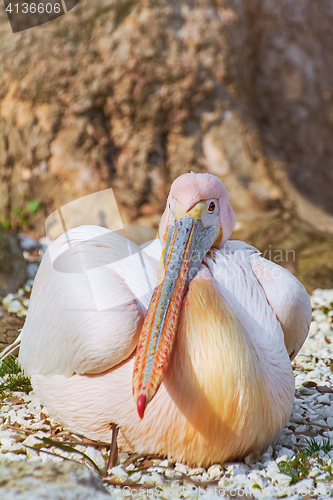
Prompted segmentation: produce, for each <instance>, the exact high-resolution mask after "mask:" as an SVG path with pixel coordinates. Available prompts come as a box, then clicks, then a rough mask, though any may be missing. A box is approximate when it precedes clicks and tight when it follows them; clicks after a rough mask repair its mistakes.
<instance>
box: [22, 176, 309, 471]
mask: <svg viewBox="0 0 333 500" xmlns="http://www.w3.org/2000/svg"><path fill="white" fill-rule="evenodd" d="M234 225H235V214H234V212H233V210H232V208H231V206H230V202H229V196H228V193H227V190H226V189H225V187H224V185H223V183H222V182H221V180H220V179H218V178H217V177H215V176H213V175H210V174H195V173H187V174H184V175H182V176H180V177H178V178H177V179H176V180H175V181H174V182H173V184H172V186H171V190H170V194H169V196H168V199H167V204H166V208H165V211H164V213H163V215H162V218H161V221H160V225H159V239H156V240H155V241H153V242H152V243H151V244H149V245H146V246H145V247H144V248H141V247H139V246H137V245H134V244H132V248H134V247H135V249H136V250H135V251H136V252H137V255H140V256H141V257H140V259H141V260H140V262H142V266H141V270H139V266H138V260H137V259H132V258H130V257H129V258H127V259H123V260H117V259H116V258H113V257H114V256H117V255H118V253H119V250H118V249H119V248H120V247H122V245H126V244H127V243H128V240H126V238H124V237H123V236H119V235H116V237H114V233H112V232H111V231H109V230H108V229H105V228H102V227H97V226H80V227H77V228H74V229H72V230H70V231H68V233H67V234H66V237H65V236H64V235H62V236H61V237H59V238H58V239H57V240H56V241H55V242H54V243H53V245H52V247H51V249H50V251H51V250H52V252H53V257H52V259H51V258H50V251H47V252H46V254H45V256H44V257H43V260H42V263H41V266H40V268H39V271H38V273H37V276H36V279H35V284H34V287H33V291H32V296H31V304H30V308H29V312H28V316H27V319H26V322H25V325H24V328H23V330H22V333H21V336H20V339H19V342H17V343H16V344H15V346H17V345H18V343H20V353H19V362H20V364H21V366H22V368H23V370H24V372H25V374H27V375H28V376H30V377H31V381H32V385H33V388H34V391H35V393H36V395H37V396H38V398H39V399H40V401H41V403H42V404H43V405H44V406H45V407H46V409H47V410H48V412H49V414H50V415H51V417H52V418H53V419H54V420H56V421H57V422H59V423H60V424H62V425H63V426H65V427H66V428H67V429H69V430H71V431H73V432H76V433H80V434H83V435H85V436H86V437H88V438H90V439H97V440H103V441H105V440H110V436H111V430H110V425H111V423H115V424H117V425H118V426H119V429H120V432H119V438H118V442H119V444H120V446H121V447H122V448H123V449H124V450H127V451H135V452H138V453H154V454H158V455H161V456H167V457H169V458H171V459H173V460H175V461H179V462H185V463H187V464H188V465H196V466H205V467H206V466H208V465H210V464H212V463H218V462H219V463H223V462H227V461H234V460H241V459H243V458H244V457H245V456H246V455H247V454H249V453H250V452H251V451H254V450H259V451H264V450H265V449H266V448H267V447H268V446H269V445H270V444H272V443H274V442H275V441H276V440H277V439H278V437H279V435H280V433H281V431H282V429H283V427H284V426H285V424H286V422H287V421H288V419H289V417H290V414H291V409H292V405H293V400H294V377H293V372H292V368H291V362H290V361H291V360H292V359H293V358H294V357H295V356H296V354H297V352H298V351H299V350H300V348H301V347H302V345H303V343H304V341H305V339H306V336H307V334H308V330H309V325H310V320H311V305H310V300H309V297H308V294H307V292H306V290H305V289H304V287H303V286H302V285H301V283H300V282H299V281H298V280H297V279H296V278H295V277H294V276H293V275H292V274H291V273H290V272H289V271H287V270H286V269H283V268H282V267H280V266H278V265H277V264H275V263H273V262H271V261H268V260H266V259H264V258H263V257H262V256H261V254H260V252H259V251H258V250H257V249H255V248H254V247H252V246H250V245H247V244H246V243H244V242H241V241H229V237H230V235H231V233H232V231H233V228H234ZM69 243H70V245H71V246H70V248H69V247H68V244H69ZM133 245H134V246H133ZM65 248H66V249H67V250H64V249H65ZM68 248H69V250H68ZM66 252H67V254H66ZM68 252H69V254H68ZM117 252H118V253H117ZM64 254H66V255H67V256H66V259H67V260H66V259H63V265H64V266H65V267H66V262H67V268H66V269H64V268H62V269H60V267H61V266H60V264H59V262H60V261H59V260H57V259H55V260H54V256H55V255H56V256H58V257H59V258H60V260H61V257H62V255H64ZM112 256H113V257H112ZM74 257H76V258H79V261H80V266H81V268H80V269H79V268H77V267H76V264H75V262H77V261H75V259H74V260H73V258H74ZM111 257H112V258H111ZM71 259H72V260H71ZM111 260H112V263H111V264H110V261H111ZM56 262H58V264H57V265H55V263H56ZM57 266H58V268H57ZM59 266H60V267H59ZM80 266H79V267H80ZM59 269H60V270H59ZM142 270H143V271H144V272H143V271H142ZM139 271H140V272H139ZM147 283H148V284H150V285H151V286H148V285H147ZM96 304H97V305H96Z"/></svg>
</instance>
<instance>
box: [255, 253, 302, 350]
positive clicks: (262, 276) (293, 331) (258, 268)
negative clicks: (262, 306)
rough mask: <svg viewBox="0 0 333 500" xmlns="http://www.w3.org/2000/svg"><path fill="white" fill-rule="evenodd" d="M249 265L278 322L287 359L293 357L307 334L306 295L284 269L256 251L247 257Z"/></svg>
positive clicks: (294, 278)
mask: <svg viewBox="0 0 333 500" xmlns="http://www.w3.org/2000/svg"><path fill="white" fill-rule="evenodd" d="M251 266H252V270H253V272H254V274H255V276H256V278H257V280H258V281H259V283H260V285H261V286H262V288H263V290H264V292H265V295H266V298H267V301H268V303H269V304H270V305H271V307H272V309H273V311H274V312H275V314H276V317H277V319H278V320H279V322H280V323H281V326H282V329H283V332H284V342H285V344H286V348H287V351H288V354H289V356H290V359H294V357H295V356H296V354H297V353H298V351H299V350H300V349H301V347H302V345H303V344H304V342H305V339H306V337H307V335H308V333H309V328H310V323H311V316H312V311H311V302H310V298H309V295H308V293H307V291H306V290H305V288H304V286H303V285H302V284H301V283H300V282H299V281H298V279H297V278H296V277H295V276H293V275H292V274H291V273H290V272H289V271H288V270H287V269H284V268H283V267H281V266H279V265H278V264H275V263H274V262H272V261H269V260H266V259H264V258H263V257H261V255H260V254H259V253H254V254H253V255H252V256H251Z"/></svg>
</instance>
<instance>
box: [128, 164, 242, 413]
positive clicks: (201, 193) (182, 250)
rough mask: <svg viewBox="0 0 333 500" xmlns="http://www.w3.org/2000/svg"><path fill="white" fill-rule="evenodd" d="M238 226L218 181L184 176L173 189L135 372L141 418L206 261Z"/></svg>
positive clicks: (134, 380)
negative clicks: (187, 296)
mask: <svg viewBox="0 0 333 500" xmlns="http://www.w3.org/2000/svg"><path fill="white" fill-rule="evenodd" d="M234 225H235V214H234V212H233V210H232V208H231V206H230V203H229V197H228V193H227V191H226V189H225V187H224V186H223V184H222V182H221V181H220V179H218V178H217V177H215V176H213V175H210V174H194V173H189V174H184V175H182V176H180V177H178V178H177V179H176V180H175V181H174V183H173V184H172V186H171V190H170V194H169V197H168V200H167V205H166V209H165V212H164V214H163V216H162V219H161V223H160V228H159V235H160V238H161V240H162V241H163V243H164V244H165V249H164V253H163V262H162V267H161V272H160V276H159V280H158V283H157V286H156V288H155V290H154V293H153V296H152V298H151V301H150V304H149V307H148V310H147V314H146V317H145V321H144V324H143V327H142V331H141V334H140V338H139V343H138V347H137V352H136V359H135V364H134V372H133V395H134V399H135V401H136V404H137V410H138V414H139V416H140V418H143V416H144V412H145V409H146V407H147V404H148V403H149V402H150V401H151V400H152V398H153V397H154V396H155V394H156V392H157V390H158V388H159V386H160V384H161V382H162V380H163V377H164V374H165V372H166V369H167V366H168V362H169V360H170V356H171V352H172V346H173V343H174V338H175V334H176V331H177V324H178V319H179V315H180V311H181V306H182V302H183V299H184V296H185V294H186V292H187V289H188V286H189V284H190V282H191V281H192V280H193V279H194V277H195V275H196V273H197V271H198V269H199V267H200V265H201V263H202V261H203V260H204V258H205V255H206V254H207V252H208V251H209V250H210V249H211V248H212V247H218V248H221V246H223V245H224V243H225V242H226V241H227V240H228V239H229V237H230V235H231V232H232V230H233V228H234Z"/></svg>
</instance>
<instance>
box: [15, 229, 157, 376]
mask: <svg viewBox="0 0 333 500" xmlns="http://www.w3.org/2000/svg"><path fill="white" fill-rule="evenodd" d="M145 247H146V248H145V251H142V249H141V248H140V247H139V246H137V245H136V244H134V243H133V242H130V241H129V240H127V239H126V238H124V237H123V236H120V235H119V234H117V233H115V232H111V231H109V230H108V229H105V228H101V227H97V226H81V227H78V228H75V229H72V230H70V231H68V232H67V233H66V234H64V235H62V236H61V237H60V238H58V239H57V240H56V241H55V242H54V243H53V244H52V245H51V247H50V248H49V250H48V251H47V252H46V254H45V256H44V257H43V260H42V263H41V266H40V269H39V271H38V273H37V276H36V279H35V283H34V287H33V292H32V296H31V303H30V307H29V313H28V316H27V319H26V322H25V325H24V328H23V331H22V335H21V348H20V355H19V361H20V364H21V366H22V368H23V370H24V372H25V373H26V374H27V375H32V374H43V375H55V374H61V375H65V376H70V375H72V374H73V373H78V374H94V373H101V372H104V371H105V370H108V369H110V368H112V367H113V366H116V365H117V364H119V363H121V362H122V361H124V360H125V359H127V358H128V357H129V356H130V355H131V354H132V352H133V351H134V349H135V348H136V345H137V341H138V336H139V333H140V330H141V326H142V323H143V319H144V315H145V311H146V308H147V306H148V304H149V301H150V298H151V295H152V291H153V289H154V287H155V285H156V281H157V275H158V268H159V262H158V260H157V259H158V254H159V253H160V252H161V249H160V247H161V244H160V242H159V241H158V240H155V241H154V242H153V243H152V244H151V245H148V246H147V245H145Z"/></svg>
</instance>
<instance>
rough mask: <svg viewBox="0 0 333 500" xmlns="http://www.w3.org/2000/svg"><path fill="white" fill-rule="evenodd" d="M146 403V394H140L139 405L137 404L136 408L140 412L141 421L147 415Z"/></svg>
mask: <svg viewBox="0 0 333 500" xmlns="http://www.w3.org/2000/svg"><path fill="white" fill-rule="evenodd" d="M146 401H147V398H146V396H145V395H144V394H140V396H139V397H138V400H137V403H136V407H137V410H138V415H139V417H140V418H141V419H142V418H143V416H144V414H145V409H146V406H147V405H146Z"/></svg>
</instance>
